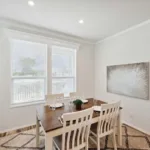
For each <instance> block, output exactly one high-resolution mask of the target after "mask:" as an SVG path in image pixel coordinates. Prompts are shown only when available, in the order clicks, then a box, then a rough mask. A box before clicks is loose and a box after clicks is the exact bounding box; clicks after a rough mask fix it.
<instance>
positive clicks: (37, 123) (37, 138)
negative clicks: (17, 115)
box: [36, 115, 40, 147]
mask: <svg viewBox="0 0 150 150" xmlns="http://www.w3.org/2000/svg"><path fill="white" fill-rule="evenodd" d="M39 128H40V126H39V120H38V117H37V115H36V147H38V146H39V134H40V133H39V131H40V129H39Z"/></svg>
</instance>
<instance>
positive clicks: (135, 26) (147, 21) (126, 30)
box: [95, 19, 150, 44]
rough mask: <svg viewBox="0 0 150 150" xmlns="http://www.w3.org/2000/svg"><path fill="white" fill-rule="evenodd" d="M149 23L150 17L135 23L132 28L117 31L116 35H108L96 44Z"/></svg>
mask: <svg viewBox="0 0 150 150" xmlns="http://www.w3.org/2000/svg"><path fill="white" fill-rule="evenodd" d="M149 23H150V19H148V20H146V21H144V22H142V23H139V24H136V25H134V26H132V27H130V28H127V29H125V30H123V31H121V32H118V33H116V34H114V35H111V36H108V37H106V38H105V39H103V40H100V41H98V42H96V43H95V44H100V43H102V42H104V41H106V40H110V39H112V38H114V37H117V36H119V35H122V34H125V33H127V32H129V31H132V30H135V29H137V28H139V27H142V26H144V25H147V24H149Z"/></svg>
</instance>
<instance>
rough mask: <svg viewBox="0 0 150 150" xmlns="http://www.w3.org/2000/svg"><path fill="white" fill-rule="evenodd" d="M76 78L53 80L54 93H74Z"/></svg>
mask: <svg viewBox="0 0 150 150" xmlns="http://www.w3.org/2000/svg"><path fill="white" fill-rule="evenodd" d="M74 80H75V79H74V78H69V79H53V80H52V93H53V94H58V93H64V94H66V95H67V94H69V93H70V92H74V89H75V87H74V85H75V84H74Z"/></svg>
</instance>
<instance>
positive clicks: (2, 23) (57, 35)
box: [0, 17, 95, 44]
mask: <svg viewBox="0 0 150 150" xmlns="http://www.w3.org/2000/svg"><path fill="white" fill-rule="evenodd" d="M0 27H1V28H7V29H13V30H18V31H24V32H28V33H33V34H38V35H43V36H47V37H53V39H62V40H64V41H68V42H71V41H74V42H79V43H87V44H95V42H94V41H92V40H89V39H84V38H81V37H78V36H73V35H69V34H65V33H62V32H58V31H53V30H50V29H48V28H44V27H40V26H36V25H31V24H27V23H24V22H20V21H17V20H13V19H9V18H4V17H0Z"/></svg>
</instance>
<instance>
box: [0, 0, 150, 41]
mask: <svg viewBox="0 0 150 150" xmlns="http://www.w3.org/2000/svg"><path fill="white" fill-rule="evenodd" d="M27 2H28V0H0V17H6V18H10V19H14V20H17V21H21V22H24V23H28V24H32V25H37V26H41V27H44V28H48V29H51V30H55V31H59V32H63V33H67V34H70V35H74V36H79V37H81V38H84V39H89V40H91V41H94V42H95V41H98V40H102V39H104V38H106V37H108V36H111V35H113V34H115V33H118V32H120V31H122V30H125V29H127V28H129V27H131V26H134V25H136V24H139V23H141V22H143V21H145V20H148V19H150V0H34V2H35V6H34V7H29V6H28V4H27ZM79 19H83V20H84V24H82V25H81V24H79V23H78V20H79Z"/></svg>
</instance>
